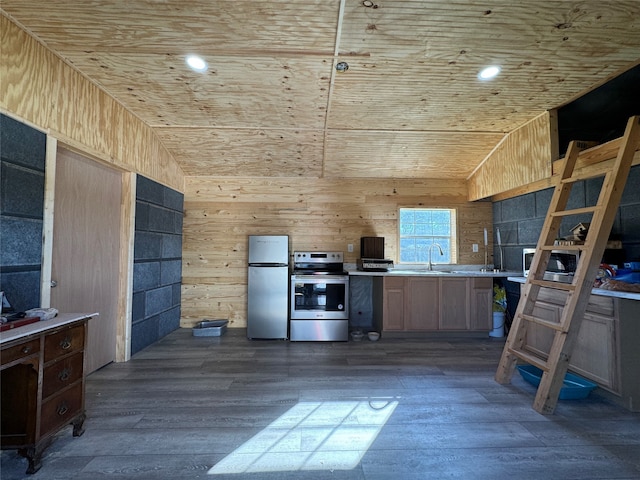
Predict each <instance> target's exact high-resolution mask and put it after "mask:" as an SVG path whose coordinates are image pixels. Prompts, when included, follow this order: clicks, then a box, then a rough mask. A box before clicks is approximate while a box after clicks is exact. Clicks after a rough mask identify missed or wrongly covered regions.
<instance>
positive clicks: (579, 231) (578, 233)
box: [570, 223, 591, 241]
mask: <svg viewBox="0 0 640 480" xmlns="http://www.w3.org/2000/svg"><path fill="white" fill-rule="evenodd" d="M589 225H591V224H590V223H579V224H577V225H576V226H575V227H573V228H572V229H571V230H570V231H571V234H572V235H573V239H574V240H580V241H584V239H585V238H587V232H588V231H589Z"/></svg>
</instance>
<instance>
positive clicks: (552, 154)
mask: <svg viewBox="0 0 640 480" xmlns="http://www.w3.org/2000/svg"><path fill="white" fill-rule="evenodd" d="M556 129H557V121H556V113H555V112H545V113H543V114H542V115H539V116H537V117H536V118H534V119H533V120H531V121H529V122H527V123H526V124H525V125H523V126H522V127H520V128H519V129H516V130H514V131H513V132H511V133H509V134H507V135H506V136H505V138H504V139H503V141H502V142H500V143H499V144H498V145H497V146H496V148H494V150H493V151H492V152H491V153H490V154H489V155H488V156H487V158H485V160H484V161H483V163H482V164H481V165H480V166H479V167H478V168H477V169H476V170H475V171H474V172H473V173H472V174H471V176H470V177H469V200H471V201H473V200H478V199H481V198H488V197H490V196H492V195H495V194H498V193H501V192H505V191H507V190H511V189H514V188H518V187H522V186H523V185H528V184H531V183H535V182H538V181H540V180H543V179H547V178H549V177H551V162H552V161H553V160H556V159H557V158H558V146H557V140H556V139H557V132H556V131H555V130H556Z"/></svg>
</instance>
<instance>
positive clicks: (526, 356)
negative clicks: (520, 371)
mask: <svg viewBox="0 0 640 480" xmlns="http://www.w3.org/2000/svg"><path fill="white" fill-rule="evenodd" d="M508 350H509V353H511V354H513V355H515V356H516V357H518V358H519V359H520V360H524V361H525V362H527V363H530V364H531V365H533V366H534V367H538V368H539V369H540V370H542V371H543V372H548V371H549V365H548V364H547V361H546V360H544V359H542V358H540V357H538V356H537V355H534V354H532V353H529V352H525V351H524V350H517V349H515V348H511V347H510V348H508Z"/></svg>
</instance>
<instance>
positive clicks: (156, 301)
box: [144, 286, 173, 317]
mask: <svg viewBox="0 0 640 480" xmlns="http://www.w3.org/2000/svg"><path fill="white" fill-rule="evenodd" d="M172 300H173V289H172V287H171V286H166V287H160V288H155V289H153V290H147V291H146V299H145V309H144V315H145V317H151V316H153V315H157V314H158V313H161V312H164V311H165V310H168V309H170V308H171V307H172V305H171V302H172Z"/></svg>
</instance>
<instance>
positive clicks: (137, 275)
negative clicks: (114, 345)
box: [131, 176, 184, 353]
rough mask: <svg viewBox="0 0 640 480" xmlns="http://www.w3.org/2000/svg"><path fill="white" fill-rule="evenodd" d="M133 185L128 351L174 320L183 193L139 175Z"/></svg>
mask: <svg viewBox="0 0 640 480" xmlns="http://www.w3.org/2000/svg"><path fill="white" fill-rule="evenodd" d="M136 187H137V192H136V222H135V247H134V257H135V260H134V290H135V292H136V293H135V295H134V297H135V298H134V320H135V321H136V324H135V326H136V328H135V329H132V333H131V335H132V341H131V352H132V353H135V352H137V351H138V350H140V349H142V348H144V347H145V346H147V345H150V344H151V343H154V342H156V341H158V340H159V339H160V338H162V337H163V336H165V335H166V334H167V333H169V332H171V331H173V330H175V329H176V328H178V327H179V326H180V301H181V289H182V286H181V283H180V282H181V281H182V217H183V204H184V196H183V195H182V194H181V193H179V192H177V191H175V190H172V189H170V188H168V187H165V186H163V185H161V184H159V183H156V182H154V181H152V180H150V179H147V178H144V177H142V176H138V179H137V182H136ZM140 317H141V319H140ZM137 336H139V337H140V338H137Z"/></svg>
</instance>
